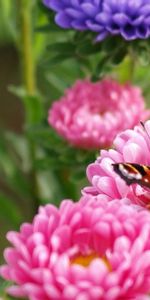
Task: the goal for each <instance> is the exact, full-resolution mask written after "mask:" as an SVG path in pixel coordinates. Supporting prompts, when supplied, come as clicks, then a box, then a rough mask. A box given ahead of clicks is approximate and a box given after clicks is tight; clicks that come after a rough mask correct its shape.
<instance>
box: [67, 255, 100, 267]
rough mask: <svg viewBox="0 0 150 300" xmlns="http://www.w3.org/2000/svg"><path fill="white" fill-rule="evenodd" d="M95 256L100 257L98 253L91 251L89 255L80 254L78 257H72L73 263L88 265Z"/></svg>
mask: <svg viewBox="0 0 150 300" xmlns="http://www.w3.org/2000/svg"><path fill="white" fill-rule="evenodd" d="M95 258H98V255H97V254H96V253H91V254H89V255H78V256H77V257H75V258H73V259H72V261H71V264H77V265H81V266H83V267H88V266H89V265H90V263H91V262H92V261H93V259H95Z"/></svg>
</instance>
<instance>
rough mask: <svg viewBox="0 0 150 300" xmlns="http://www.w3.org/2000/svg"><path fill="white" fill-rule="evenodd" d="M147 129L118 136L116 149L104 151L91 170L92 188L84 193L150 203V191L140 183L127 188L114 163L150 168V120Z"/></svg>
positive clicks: (135, 129)
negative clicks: (126, 163)
mask: <svg viewBox="0 0 150 300" xmlns="http://www.w3.org/2000/svg"><path fill="white" fill-rule="evenodd" d="M145 129H146V130H144V129H143V128H142V126H137V127H135V128H134V129H133V130H126V131H123V132H122V133H120V134H118V136H117V137H116V139H115V140H114V149H110V150H108V151H106V150H102V151H101V155H100V156H99V157H98V158H97V160H96V161H95V162H94V163H92V164H90V165H89V166H88V168H87V177H88V179H89V181H90V182H91V184H92V186H90V187H86V188H84V190H83V194H86V193H89V194H92V195H97V194H98V195H99V196H101V197H102V199H105V198H106V199H109V200H112V199H114V198H116V199H122V198H123V197H128V198H129V199H130V200H131V201H132V202H134V203H137V204H140V205H142V206H147V205H149V204H150V189H149V188H145V187H141V186H139V185H138V184H133V185H130V186H127V184H126V183H125V181H124V180H122V179H121V178H120V177H119V175H117V174H116V173H115V172H114V171H113V167H112V164H113V163H119V162H128V163H137V164H144V165H149V166H150V121H147V122H146V123H145Z"/></svg>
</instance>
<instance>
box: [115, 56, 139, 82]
mask: <svg viewBox="0 0 150 300" xmlns="http://www.w3.org/2000/svg"><path fill="white" fill-rule="evenodd" d="M134 71H135V57H134V53H132V52H131V51H130V52H129V54H128V55H127V56H126V58H125V59H124V61H123V62H122V63H121V64H120V65H119V67H118V70H117V74H118V78H119V81H120V83H126V82H132V81H133V79H134Z"/></svg>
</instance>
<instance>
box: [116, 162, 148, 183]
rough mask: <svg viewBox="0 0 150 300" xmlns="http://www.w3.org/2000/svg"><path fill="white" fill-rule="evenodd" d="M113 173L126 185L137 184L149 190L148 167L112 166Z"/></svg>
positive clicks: (132, 164) (138, 165)
mask: <svg viewBox="0 0 150 300" xmlns="http://www.w3.org/2000/svg"><path fill="white" fill-rule="evenodd" d="M113 169H114V171H115V172H116V173H117V174H118V175H119V176H120V177H121V178H122V179H123V180H124V181H125V182H126V184H127V185H131V184H133V183H137V184H139V185H141V186H146V187H149V188H150V166H146V165H140V164H134V163H116V164H113Z"/></svg>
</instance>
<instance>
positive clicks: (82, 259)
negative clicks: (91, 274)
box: [71, 252, 111, 271]
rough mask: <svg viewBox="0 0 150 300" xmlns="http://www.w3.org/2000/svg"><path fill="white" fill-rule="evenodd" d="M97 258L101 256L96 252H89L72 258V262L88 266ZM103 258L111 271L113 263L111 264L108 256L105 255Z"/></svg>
mask: <svg viewBox="0 0 150 300" xmlns="http://www.w3.org/2000/svg"><path fill="white" fill-rule="evenodd" d="M96 258H100V257H99V256H98V255H97V254H96V253H94V252H93V253H91V254H88V255H78V256H77V257H75V258H73V259H72V260H71V264H77V265H81V266H83V267H85V268H86V267H88V266H89V265H90V263H91V262H92V261H93V260H94V259H96ZM102 260H103V262H104V263H105V265H106V266H107V268H108V270H109V271H111V265H110V263H109V261H108V259H107V258H106V256H103V257H102Z"/></svg>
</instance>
